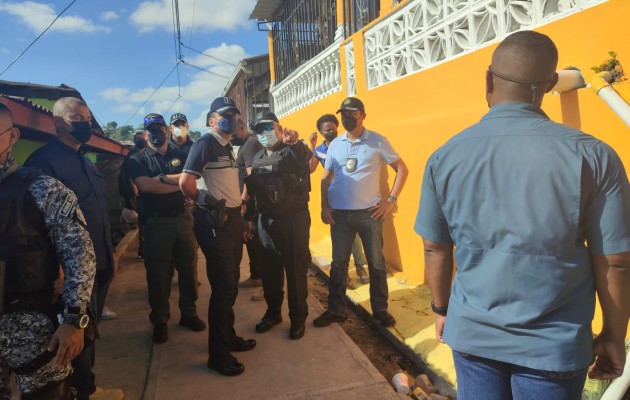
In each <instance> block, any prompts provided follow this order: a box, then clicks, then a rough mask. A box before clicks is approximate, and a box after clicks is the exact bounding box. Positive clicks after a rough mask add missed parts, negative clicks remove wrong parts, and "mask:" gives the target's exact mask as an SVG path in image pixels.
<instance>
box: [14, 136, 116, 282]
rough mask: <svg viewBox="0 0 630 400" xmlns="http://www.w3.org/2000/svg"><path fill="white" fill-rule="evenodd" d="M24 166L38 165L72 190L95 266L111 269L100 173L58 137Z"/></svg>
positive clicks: (111, 255) (105, 194)
mask: <svg viewBox="0 0 630 400" xmlns="http://www.w3.org/2000/svg"><path fill="white" fill-rule="evenodd" d="M25 166H27V167H33V168H38V169H40V170H42V171H43V172H44V174H46V175H49V176H52V177H53V178H56V179H57V180H59V181H61V183H63V184H64V185H65V186H66V187H68V189H70V190H72V191H73V192H74V193H75V194H76V196H77V198H78V202H79V207H80V208H81V211H83V215H84V216H85V220H86V222H87V230H88V232H89V233H90V238H91V239H92V244H93V245H94V253H95V254H96V269H97V270H104V269H109V268H113V266H114V259H113V246H112V238H111V232H110V226H109V216H108V213H107V191H106V186H105V177H104V175H103V174H102V173H101V172H100V171H99V170H98V169H97V168H96V166H94V164H92V162H90V160H88V159H87V158H85V157H84V156H83V155H82V154H81V153H79V152H78V151H76V150H74V149H73V148H71V147H69V146H66V145H65V144H63V143H61V142H60V141H58V140H52V141H51V142H50V143H48V144H47V145H45V146H44V147H42V148H41V149H38V150H36V151H35V152H33V154H31V156H30V157H29V158H28V160H26V163H25Z"/></svg>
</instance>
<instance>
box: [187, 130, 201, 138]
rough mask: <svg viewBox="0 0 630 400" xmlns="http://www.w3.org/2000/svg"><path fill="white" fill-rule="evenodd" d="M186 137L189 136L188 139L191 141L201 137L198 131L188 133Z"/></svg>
mask: <svg viewBox="0 0 630 400" xmlns="http://www.w3.org/2000/svg"><path fill="white" fill-rule="evenodd" d="M188 136H190V138H191V139H192V140H197V139H199V138H200V137H201V132H199V131H190V132H188Z"/></svg>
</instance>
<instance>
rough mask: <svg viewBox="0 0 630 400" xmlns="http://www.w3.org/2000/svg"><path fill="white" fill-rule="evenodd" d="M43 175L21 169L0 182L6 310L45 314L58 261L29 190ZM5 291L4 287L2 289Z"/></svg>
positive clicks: (0, 247) (0, 245) (0, 249)
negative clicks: (36, 179) (34, 181)
mask: <svg viewBox="0 0 630 400" xmlns="http://www.w3.org/2000/svg"><path fill="white" fill-rule="evenodd" d="M40 175H42V174H41V172H39V171H37V170H34V169H31V168H19V169H18V170H16V171H15V172H14V173H13V174H11V175H10V176H9V177H7V178H6V179H4V180H3V181H2V182H0V260H2V261H4V262H5V269H6V272H5V280H4V281H5V286H4V311H2V310H0V314H2V313H9V312H15V311H40V312H45V311H46V308H48V307H50V301H51V296H52V290H53V282H54V281H55V279H57V278H58V276H59V262H58V260H57V255H56V253H55V248H54V246H53V244H52V242H51V240H50V238H49V237H48V232H47V230H46V226H45V223H44V218H43V217H42V213H41V211H39V209H37V207H36V205H35V203H34V201H33V199H32V198H31V197H30V196H28V187H29V186H30V184H31V183H32V182H33V180H34V179H35V178H37V177H38V176H40ZM0 292H2V288H0Z"/></svg>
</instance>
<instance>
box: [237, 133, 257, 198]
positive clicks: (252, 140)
mask: <svg viewBox="0 0 630 400" xmlns="http://www.w3.org/2000/svg"><path fill="white" fill-rule="evenodd" d="M262 149H263V145H262V144H260V142H259V141H258V139H257V138H256V137H255V136H253V135H249V136H247V138H246V139H245V143H243V145H242V146H241V148H240V149H238V153H237V154H236V162H237V163H238V183H239V185H240V188H241V192H243V187H244V186H245V184H244V179H245V177H246V176H247V168H249V167H251V166H252V163H253V162H254V156H256V153H258V152H259V151H260V150H262Z"/></svg>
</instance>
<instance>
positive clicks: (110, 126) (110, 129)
mask: <svg viewBox="0 0 630 400" xmlns="http://www.w3.org/2000/svg"><path fill="white" fill-rule="evenodd" d="M116 128H118V122H116V121H111V122H108V123H107V125H105V126H104V127H103V133H105V135H107V136H109V137H111V138H114V139H116V133H117V132H116Z"/></svg>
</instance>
